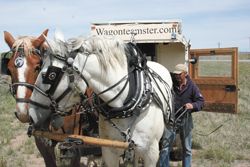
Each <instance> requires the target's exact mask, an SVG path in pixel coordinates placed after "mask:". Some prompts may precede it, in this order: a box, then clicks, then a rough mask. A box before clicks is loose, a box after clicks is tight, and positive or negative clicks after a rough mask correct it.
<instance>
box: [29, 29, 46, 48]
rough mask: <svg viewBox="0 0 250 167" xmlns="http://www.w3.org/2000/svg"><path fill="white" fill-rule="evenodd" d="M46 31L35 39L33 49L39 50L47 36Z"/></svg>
mask: <svg viewBox="0 0 250 167" xmlns="http://www.w3.org/2000/svg"><path fill="white" fill-rule="evenodd" d="M48 31H49V30H48V29H46V30H45V31H44V32H43V33H42V34H41V35H40V36H39V37H38V38H37V39H35V40H34V41H33V42H32V43H33V45H34V46H35V48H39V47H40V46H41V45H42V44H43V43H44V41H45V37H46V36H47V34H48Z"/></svg>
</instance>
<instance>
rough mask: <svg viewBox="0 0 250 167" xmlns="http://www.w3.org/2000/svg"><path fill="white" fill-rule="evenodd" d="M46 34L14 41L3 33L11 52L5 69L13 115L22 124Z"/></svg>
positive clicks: (27, 119) (39, 65)
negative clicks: (12, 100) (9, 86)
mask: <svg viewBox="0 0 250 167" xmlns="http://www.w3.org/2000/svg"><path fill="white" fill-rule="evenodd" d="M47 33H48V30H45V31H44V32H43V33H42V34H41V35H40V36H39V37H38V38H36V37H30V36H23V37H19V38H17V39H15V38H14V37H13V36H12V35H11V34H10V33H9V32H7V31H4V38H5V41H6V43H7V44H8V45H9V47H10V49H11V52H12V56H11V57H10V59H9V61H8V64H7V68H8V71H9V74H10V75H11V79H12V86H11V93H12V94H13V96H14V97H15V98H16V112H15V115H16V117H17V118H18V119H19V120H20V121H21V122H24V123H25V122H28V121H29V115H28V112H27V111H28V102H29V98H30V96H31V93H32V86H33V84H34V83H35V81H36V78H37V76H38V73H39V71H40V68H41V65H42V59H43V58H42V54H43V51H44V50H45V48H46V45H45V44H44V42H45V37H44V36H47Z"/></svg>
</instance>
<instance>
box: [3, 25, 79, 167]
mask: <svg viewBox="0 0 250 167" xmlns="http://www.w3.org/2000/svg"><path fill="white" fill-rule="evenodd" d="M47 33H48V29H47V30H45V31H44V32H43V33H42V34H41V35H40V36H39V37H30V36H22V37H19V38H17V39H15V38H14V37H13V36H12V35H11V34H10V33H9V32H7V31H4V38H5V41H6V43H7V44H8V45H9V47H10V49H11V52H12V55H11V56H10V59H9V60H8V62H7V61H5V63H6V64H5V67H6V68H7V69H6V70H5V71H7V72H8V74H9V75H11V79H12V85H11V93H12V95H13V96H14V97H15V99H16V111H15V115H16V117H17V118H18V120H20V121H21V122H23V123H28V122H29V121H30V119H29V114H28V105H29V101H30V96H31V94H32V90H33V86H34V83H35V81H36V78H37V76H38V74H39V72H40V69H41V68H42V62H43V58H44V56H45V54H44V53H45V52H46V48H47V45H46V42H45V36H47ZM73 113H75V114H73V115H71V116H68V117H65V118H64V119H66V121H65V122H69V124H65V125H64V127H63V128H62V130H58V131H56V130H54V129H51V128H50V126H49V125H47V127H45V128H47V130H49V129H50V130H53V131H56V132H58V133H69V134H72V133H75V132H78V133H79V132H80V130H79V128H80V124H79V120H80V116H79V115H78V114H76V112H73ZM35 142H36V146H37V148H38V150H39V151H40V153H41V154H42V156H43V158H44V161H45V165H46V167H56V157H55V152H54V147H55V145H53V144H52V145H50V144H48V142H47V140H46V139H44V138H40V137H35ZM70 162H71V164H70V166H74V167H75V166H76V167H77V166H80V153H79V151H77V150H76V153H75V154H74V156H73V157H72V158H71V161H70Z"/></svg>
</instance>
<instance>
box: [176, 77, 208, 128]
mask: <svg viewBox="0 0 250 167" xmlns="http://www.w3.org/2000/svg"><path fill="white" fill-rule="evenodd" d="M174 92H175V111H177V110H178V109H179V108H180V107H182V106H183V105H185V104H186V103H192V104H193V107H194V108H193V110H192V111H188V112H187V114H186V115H185V116H184V118H183V128H185V131H186V132H187V133H188V132H189V131H190V130H192V128H193V119H192V114H191V113H192V112H197V111H200V110H201V109H202V107H203V105H204V98H203V96H202V95H201V93H200V90H199V88H198V87H197V85H196V84H194V83H193V81H192V80H191V79H190V77H189V76H187V83H186V86H185V87H184V88H183V89H182V90H181V91H180V90H179V89H178V85H176V84H174Z"/></svg>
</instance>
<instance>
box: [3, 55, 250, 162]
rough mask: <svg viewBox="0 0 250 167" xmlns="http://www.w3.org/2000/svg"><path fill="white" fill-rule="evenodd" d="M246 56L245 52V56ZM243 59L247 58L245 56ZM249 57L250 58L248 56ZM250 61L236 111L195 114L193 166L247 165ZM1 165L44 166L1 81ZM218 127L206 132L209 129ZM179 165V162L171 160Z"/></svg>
mask: <svg viewBox="0 0 250 167" xmlns="http://www.w3.org/2000/svg"><path fill="white" fill-rule="evenodd" d="M246 56H248V55H246ZM245 58H246V57H245ZM248 58H249V57H248ZM249 83H250V63H246V62H245V63H243V62H241V63H239V89H240V91H239V106H238V108H239V113H238V114H235V115H232V114H219V113H207V112H199V113H195V114H194V121H195V128H194V130H193V148H194V150H193V152H194V156H193V166H194V167H250V100H249V98H250V86H249V85H250V84H249ZM0 94H1V96H0V167H44V163H43V160H42V158H41V157H40V154H39V153H38V151H37V149H36V147H35V145H34V139H33V137H31V138H28V137H27V135H26V130H27V125H26V124H22V123H20V122H19V121H17V119H16V118H15V117H14V112H13V111H14V107H15V102H14V99H13V98H12V97H11V95H10V94H9V91H8V86H7V85H6V84H3V83H0ZM217 127H220V128H219V129H218V130H216V131H215V132H213V133H212V134H210V135H208V134H209V133H210V132H211V131H213V130H215V129H216V128H217ZM172 165H173V166H178V167H179V166H181V163H180V162H172Z"/></svg>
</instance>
